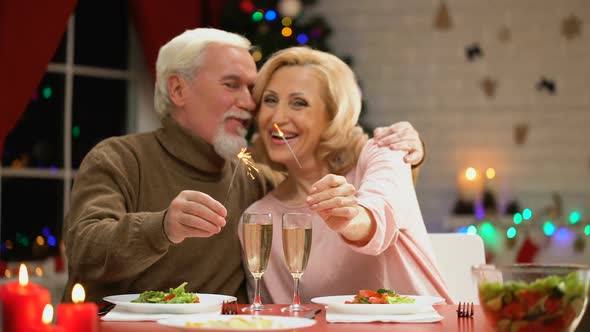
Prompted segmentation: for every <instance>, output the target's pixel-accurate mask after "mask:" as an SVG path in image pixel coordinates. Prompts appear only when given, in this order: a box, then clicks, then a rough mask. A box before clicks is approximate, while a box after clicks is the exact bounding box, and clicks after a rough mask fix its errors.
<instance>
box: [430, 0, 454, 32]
mask: <svg viewBox="0 0 590 332" xmlns="http://www.w3.org/2000/svg"><path fill="white" fill-rule="evenodd" d="M433 25H434V28H435V29H436V30H439V31H446V30H450V29H451V28H452V27H453V21H452V19H451V15H449V9H448V8H447V4H446V3H445V2H444V1H441V3H440V6H439V8H438V12H437V14H436V16H435V17H434V24H433Z"/></svg>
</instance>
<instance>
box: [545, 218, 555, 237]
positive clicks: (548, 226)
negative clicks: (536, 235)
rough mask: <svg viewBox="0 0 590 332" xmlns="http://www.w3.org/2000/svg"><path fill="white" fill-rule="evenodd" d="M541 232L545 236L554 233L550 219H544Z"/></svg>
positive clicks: (553, 226)
mask: <svg viewBox="0 0 590 332" xmlns="http://www.w3.org/2000/svg"><path fill="white" fill-rule="evenodd" d="M543 233H545V235H547V236H551V235H553V234H554V233H555V225H553V223H552V222H551V221H545V223H544V224H543Z"/></svg>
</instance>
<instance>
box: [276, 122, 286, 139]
mask: <svg viewBox="0 0 590 332" xmlns="http://www.w3.org/2000/svg"><path fill="white" fill-rule="evenodd" d="M275 128H277V131H278V132H279V136H281V137H285V134H283V131H282V130H281V128H279V125H278V124H276V123H275Z"/></svg>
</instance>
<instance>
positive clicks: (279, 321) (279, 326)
mask: <svg viewBox="0 0 590 332" xmlns="http://www.w3.org/2000/svg"><path fill="white" fill-rule="evenodd" d="M236 318H241V319H245V320H246V321H248V322H251V321H252V320H255V319H261V318H262V319H264V320H268V321H270V322H271V325H270V327H269V328H252V327H251V328H236V327H233V328H232V327H208V326H199V327H197V326H194V327H189V326H186V323H187V322H191V323H207V322H210V321H223V322H226V321H228V320H230V319H236ZM158 323H159V324H162V325H166V326H172V327H176V328H181V329H183V330H191V331H192V330H236V331H246V330H250V331H254V330H256V331H260V330H291V329H296V328H302V327H308V326H312V325H314V324H315V323H316V321H315V320H313V319H308V318H299V317H285V316H263V315H255V316H252V315H191V316H184V317H173V318H166V319H161V320H159V321H158Z"/></svg>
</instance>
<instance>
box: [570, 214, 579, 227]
mask: <svg viewBox="0 0 590 332" xmlns="http://www.w3.org/2000/svg"><path fill="white" fill-rule="evenodd" d="M580 219H582V214H581V213H580V212H578V211H572V213H570V224H572V225H573V224H577V223H578V222H579V221H580Z"/></svg>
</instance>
